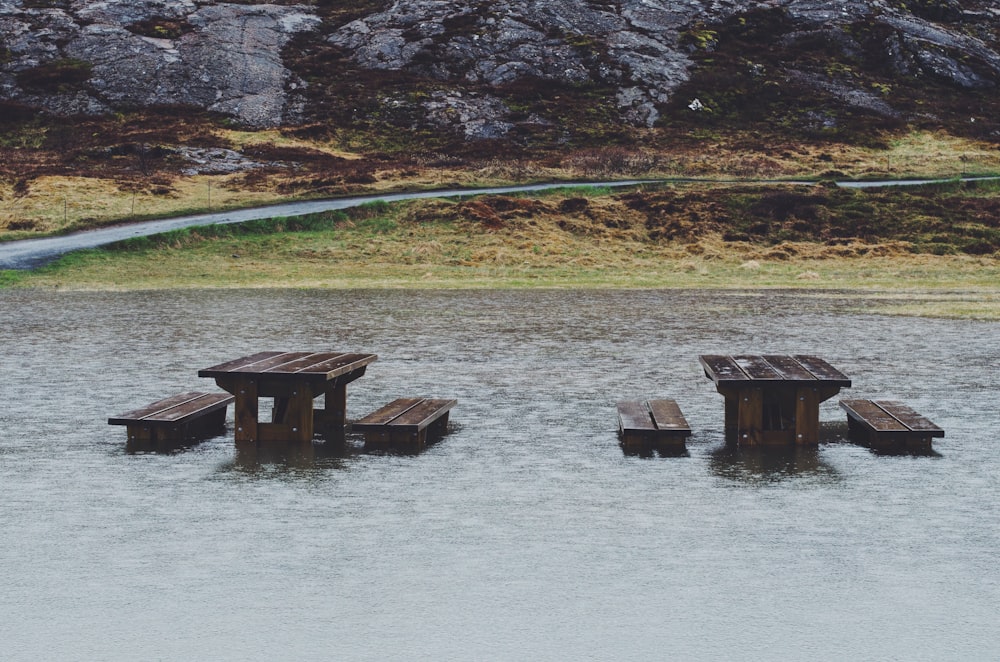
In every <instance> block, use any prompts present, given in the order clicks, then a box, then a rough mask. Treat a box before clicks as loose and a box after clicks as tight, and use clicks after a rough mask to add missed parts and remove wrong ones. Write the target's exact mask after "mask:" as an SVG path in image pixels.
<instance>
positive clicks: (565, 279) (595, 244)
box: [0, 185, 1000, 319]
mask: <svg viewBox="0 0 1000 662" xmlns="http://www.w3.org/2000/svg"><path fill="white" fill-rule="evenodd" d="M779 203H780V204H779ZM995 204H996V192H995V191H994V190H992V189H990V188H986V189H983V188H979V187H962V186H957V185H951V186H949V187H937V188H936V189H932V190H924V191H911V190H907V191H889V192H886V191H883V192H877V193H876V192H871V193H866V192H854V191H842V190H827V189H823V188H821V187H811V188H809V189H805V190H803V189H802V188H801V187H798V188H796V187H788V188H785V189H781V190H779V191H777V192H776V191H773V190H770V189H769V190H767V191H760V190H756V189H753V188H749V189H748V188H745V187H723V188H718V189H713V190H708V191H706V190H704V189H703V188H702V187H686V188H685V187H666V188H663V189H658V190H651V191H637V192H629V193H613V192H610V191H583V190H560V191H555V192H551V193H547V194H544V195H538V194H535V195H533V196H528V197H518V196H487V197H483V198H477V199H473V200H465V201H443V200H423V201H412V202H408V203H398V204H392V205H388V204H371V205H366V206H364V207H360V208H357V209H354V210H350V211H347V212H332V213H326V214H318V215H314V216H309V217H301V218H295V219H274V220H271V221H262V222H255V223H249V224H244V225H243V226H217V227H211V228H196V229H189V230H184V231H179V232H175V233H171V234H167V235H162V236H158V237H152V238H143V239H136V240H130V241H129V242H125V243H124V244H121V245H119V246H115V247H111V248H109V249H106V250H92V251H85V252H81V253H76V254H72V255H69V256H67V257H65V258H64V259H62V260H61V261H59V262H57V263H55V264H53V265H51V266H49V267H46V268H44V269H42V270H39V271H36V272H32V273H13V272H5V273H4V274H3V275H2V276H0V283H3V284H4V285H6V286H8V287H38V288H49V287H52V288H60V289H85V290H86V289H163V288H273V287H329V288H404V287H408V288H486V287H491V288H523V287H553V288H712V289H715V288H739V289H770V288H782V289H795V290H802V291H807V290H808V291H811V292H815V293H822V292H832V291H843V290H850V291H853V292H856V293H857V295H858V296H859V297H860V298H864V299H865V302H864V303H860V302H859V307H864V308H865V309H868V310H877V311H880V312H887V313H899V314H909V315H935V316H952V317H969V318H981V319H1000V260H998V259H997V257H996V255H997V253H996V251H995V250H994V249H990V250H987V248H989V247H991V246H992V244H991V243H989V242H993V241H995V240H996V237H995V223H996V218H995V217H994V219H993V221H992V223H993V224H994V227H991V226H990V225H989V223H990V221H989V219H988V218H987V217H986V216H987V215H988V213H989V212H990V210H991V209H993V208H994V207H993V206H994V205H995ZM935 205H938V206H941V207H942V208H945V209H948V210H951V211H950V214H951V215H952V216H954V217H959V218H960V219H961V220H960V222H957V223H954V222H953V223H951V224H950V225H949V226H948V227H945V225H944V223H943V221H941V220H940V219H938V220H934V219H935V217H934V216H933V215H931V214H932V213H933V210H934V209H935V208H936V207H935ZM859 208H860V211H859ZM902 210H910V211H911V212H912V213H910V214H909V215H907V214H905V213H903V211H902ZM929 210H930V211H929ZM980 213H982V214H983V218H978V216H977V215H979V214H980ZM807 214H809V215H811V216H812V217H813V218H812V219H811V220H810V221H809V223H808V224H807V225H808V226H809V228H811V230H810V233H806V232H805V226H803V225H802V224H803V222H804V221H803V220H802V217H803V216H805V215H807ZM852 214H853V216H852ZM873 215H874V217H875V218H874V220H873ZM973 217H976V218H978V222H973ZM852 219H853V220H852ZM875 221H877V222H875ZM890 221H891V222H890ZM914 224H919V228H923V230H926V232H925V231H923V230H921V231H919V232H918V231H916V230H917V229H918V226H917V225H914ZM796 227H799V228H800V229H799V230H796ZM876 229H877V231H876ZM858 232H863V233H868V236H865V237H862V236H857V233H858ZM873 232H874V234H872V233H873ZM797 233H798V234H797ZM817 233H819V234H817ZM823 233H825V238H823V237H822V236H819V235H821V234H823ZM852 233H854V234H852ZM799 235H801V236H799ZM902 237H908V238H909V240H907V239H903V238H902ZM921 237H923V239H921ZM914 240H916V241H914ZM984 242H985V244H984ZM984 245H987V247H986V248H984Z"/></svg>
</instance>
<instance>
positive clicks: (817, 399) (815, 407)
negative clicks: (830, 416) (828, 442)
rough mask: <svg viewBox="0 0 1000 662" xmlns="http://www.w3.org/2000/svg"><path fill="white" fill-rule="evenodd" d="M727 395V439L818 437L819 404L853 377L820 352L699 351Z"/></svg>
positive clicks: (808, 440)
mask: <svg viewBox="0 0 1000 662" xmlns="http://www.w3.org/2000/svg"><path fill="white" fill-rule="evenodd" d="M699 360H700V361H701V365H702V366H703V367H704V369H705V376H706V377H708V378H709V379H711V380H712V381H713V382H715V387H716V389H717V390H718V392H719V393H721V394H722V395H723V397H725V399H726V414H725V431H726V441H727V442H728V443H736V444H739V445H746V446H756V445H763V444H779V443H784V444H791V443H794V444H802V445H811V444H817V443H819V404H820V403H821V402H823V401H824V400H828V399H830V398H832V397H833V396H834V395H836V394H837V393H839V392H840V389H841V388H843V387H849V386H850V385H851V380H850V379H849V378H848V377H847V376H846V375H845V374H844V373H842V372H840V371H839V370H837V369H836V368H834V367H833V366H832V365H830V364H829V363H827V362H826V361H824V360H823V359H821V358H819V357H816V356H806V355H801V354H797V355H794V356H789V355H784V354H782V355H777V354H765V355H747V354H744V355H737V356H724V355H718V354H707V355H703V356H701V357H699Z"/></svg>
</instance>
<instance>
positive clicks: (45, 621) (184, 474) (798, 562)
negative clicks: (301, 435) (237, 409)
mask: <svg viewBox="0 0 1000 662" xmlns="http://www.w3.org/2000/svg"><path fill="white" fill-rule="evenodd" d="M0 310H2V315H0V333H2V337H3V342H4V350H5V354H4V358H3V359H2V364H0V365H2V375H3V379H2V380H0V485H2V489H3V492H2V493H3V499H2V502H0V521H2V524H3V536H2V539H0V567H2V568H3V571H4V572H3V574H4V578H3V582H2V583H0V642H3V643H2V653H0V657H3V659H5V660H40V659H48V660H149V659H164V660H196V659H200V660H258V659H260V660H262V659H268V660H270V659H298V660H305V659H310V660H311V659H323V660H533V659H542V660H582V659H585V660H655V659H679V660H696V659H711V660H719V659H781V660H806V659H808V660H814V659H898V660H943V659H964V660H985V659H998V657H1000V619H998V618H997V613H998V609H1000V564H998V563H997V559H998V557H1000V509H998V506H997V504H998V503H1000V446H998V441H1000V440H998V439H997V436H998V435H997V430H998V429H1000V412H998V409H1000V400H998V396H997V394H998V393H1000V325H997V324H996V323H984V322H956V321H943V320H931V319H913V318H895V317H882V316H877V315H871V314H866V313H864V312H858V311H857V310H856V309H855V304H854V302H852V300H851V299H850V298H849V297H848V296H847V295H843V296H839V295H822V296H820V295H816V296H808V295H776V294H770V293H753V292H750V293H723V292H658V291H657V292H569V291H565V292H564V291H545V292H523V291H522V292H418V291H390V292H384V291H377V292H376V291H373V292H368V291H359V292H340V291H331V292H327V291H225V292H197V291H196V292H163V293H160V292H153V293H126V294H119V293H93V294H91V293H72V294H69V293H67V294H62V293H39V292H0ZM312 349H316V350H344V351H370V352H375V353H377V354H378V355H379V360H378V361H377V362H376V363H374V364H372V365H371V366H370V367H369V368H368V373H367V374H366V375H365V376H364V377H363V378H362V379H360V380H358V381H357V382H354V383H353V384H352V385H351V386H349V387H348V416H349V418H352V419H355V418H359V417H360V416H362V415H364V414H365V413H368V412H369V411H372V410H374V409H375V408H377V407H378V406H380V405H382V404H384V403H385V402H388V401H389V400H391V399H394V398H396V397H400V396H406V395H426V396H436V397H453V398H457V399H458V406H457V407H456V408H455V409H454V410H453V411H452V424H451V430H450V433H449V434H448V435H447V436H445V437H444V438H443V439H442V440H441V441H440V442H438V443H437V444H434V445H432V446H430V447H429V448H428V449H427V450H426V451H425V452H423V453H420V454H418V455H393V454H365V453H363V452H361V451H362V449H361V443H360V439H357V438H355V437H353V436H350V435H349V436H348V440H347V444H346V446H343V447H339V448H338V449H332V448H331V447H327V446H323V447H319V448H318V450H319V451H320V452H319V453H318V455H317V457H316V458H315V459H313V460H305V459H301V458H299V459H296V458H290V459H288V460H280V459H279V460H275V461H270V462H264V463H260V462H254V461H252V459H248V458H245V457H242V456H238V455H237V454H236V452H235V450H234V448H233V443H232V425H231V421H232V415H233V414H232V408H230V411H229V418H230V426H229V428H228V430H227V433H226V435H223V436H219V437H216V438H213V439H210V440H207V441H206V442H204V443H202V444H200V445H197V446H195V447H192V448H189V449H186V450H181V451H178V452H176V453H172V454H161V455H157V454H132V455H130V454H127V453H125V450H124V445H125V443H124V442H125V431H124V428H121V427H112V426H109V425H107V418H108V417H109V416H111V415H115V414H119V413H122V412H124V411H127V410H129V409H133V408H135V407H138V406H140V405H143V404H146V403H148V402H151V401H153V400H155V399H158V398H160V397H163V396H165V395H168V394H171V393H175V392H178V391H182V390H190V389H197V388H201V389H208V390H215V389H216V387H215V385H214V383H212V382H211V381H210V380H205V379H199V378H198V377H197V371H198V369H199V368H205V367H208V366H211V365H214V364H217V363H220V362H222V361H225V360H228V359H231V358H235V357H237V356H241V355H244V354H249V353H252V352H257V351H261V350H289V351H292V350H312ZM706 353H812V354H817V355H820V356H822V357H823V358H825V359H827V360H828V361H829V362H830V363H832V364H833V365H834V366H836V367H837V368H839V369H840V370H842V371H843V372H845V373H847V374H848V375H849V376H850V377H851V378H852V379H853V382H854V386H853V388H851V389H848V390H845V391H843V392H842V394H841V395H842V396H853V397H879V398H895V399H901V400H904V401H906V402H907V403H909V404H910V405H912V406H913V407H914V408H915V409H917V410H918V411H920V412H922V413H924V414H925V415H927V416H928V417H929V418H931V419H932V420H934V421H935V422H936V423H938V424H939V425H940V426H941V427H943V428H944V429H945V430H946V432H947V436H946V437H945V438H944V439H940V440H936V441H935V449H936V450H937V455H936V456H932V457H914V456H883V455H876V454H874V453H872V452H871V451H869V450H867V449H865V448H861V447H858V446H855V445H852V444H850V443H848V442H847V441H846V440H845V436H846V431H847V430H846V423H845V417H844V415H843V414H842V412H841V410H840V409H839V408H838V407H837V398H836V397H835V398H834V399H832V400H829V401H827V402H826V403H824V404H823V406H822V409H821V419H822V421H823V423H822V437H823V439H822V443H821V444H820V447H819V448H818V450H815V451H805V452H799V453H791V454H782V453H770V454H766V455H760V454H754V453H735V454H734V453H730V452H727V451H726V450H725V447H724V444H723V440H722V437H723V429H722V419H723V400H722V397H721V396H720V395H718V394H717V393H716V391H715V388H714V386H713V385H712V383H711V382H710V381H709V380H707V379H706V378H705V377H704V375H703V373H702V370H701V368H700V366H699V364H698V355H699V354H706ZM640 396H644V397H651V396H661V397H673V398H675V399H676V400H677V402H678V404H679V405H680V406H681V408H682V409H683V410H684V413H685V415H686V416H687V418H688V421H689V422H690V423H691V425H692V427H693V428H694V430H695V432H694V435H693V436H692V437H691V439H690V440H689V443H688V448H689V451H690V452H689V455H688V456H687V457H673V458H664V457H652V458H639V457H627V456H625V455H624V454H623V453H622V452H621V450H620V448H619V446H618V445H617V439H616V435H615V428H616V416H615V402H616V401H617V400H619V399H623V398H628V397H640ZM330 446H332V444H331V445H330Z"/></svg>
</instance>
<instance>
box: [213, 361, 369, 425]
mask: <svg viewBox="0 0 1000 662" xmlns="http://www.w3.org/2000/svg"><path fill="white" fill-rule="evenodd" d="M377 358H378V356H376V355H375V354H350V353H344V352H259V353H257V354H251V355H250V356H243V357H240V358H238V359H233V360H232V361H227V362H226V363H221V364H219V365H216V366H212V367H211V368H205V369H204V370H199V371H198V376H199V377H214V378H215V383H216V384H218V385H219V387H220V388H222V389H223V390H226V391H228V392H229V393H232V394H233V395H234V396H235V397H236V400H235V403H234V406H235V416H236V422H235V427H236V433H235V436H236V442H237V443H241V442H258V441H298V442H308V441H311V440H312V437H313V431H314V430H315V429H316V427H321V428H322V427H333V426H340V427H341V428H342V427H343V425H344V424H345V423H346V420H347V384H348V383H350V382H352V381H354V380H355V379H357V378H359V377H361V376H362V375H364V374H365V369H366V367H367V366H368V364H370V363H372V362H374V361H375V360H376V359H377ZM320 395H325V396H326V397H325V403H324V407H323V409H313V400H314V399H315V398H317V397H319V396H320ZM261 397H270V398H274V408H273V411H272V416H271V421H270V422H261V421H259V420H258V408H259V404H258V399H259V398H261Z"/></svg>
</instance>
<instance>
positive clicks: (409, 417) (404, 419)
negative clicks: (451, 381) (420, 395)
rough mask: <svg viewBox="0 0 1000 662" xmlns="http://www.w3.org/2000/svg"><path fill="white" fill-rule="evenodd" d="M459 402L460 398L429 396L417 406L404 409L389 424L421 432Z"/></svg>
mask: <svg viewBox="0 0 1000 662" xmlns="http://www.w3.org/2000/svg"><path fill="white" fill-rule="evenodd" d="M457 404H458V400H432V399H430V398H427V399H424V400H423V401H422V402H420V403H418V404H417V405H416V406H414V407H411V408H409V409H407V410H406V411H404V412H403V413H402V414H400V415H399V416H397V417H396V418H395V419H393V420H392V422H391V423H389V425H391V426H392V427H400V428H404V429H407V430H410V431H412V432H419V431H420V430H423V429H424V428H426V427H427V426H428V425H430V424H431V423H433V422H434V421H435V420H437V418H438V417H439V416H441V415H442V414H444V413H446V412H447V411H448V410H450V409H451V408H452V407H454V406H455V405H457Z"/></svg>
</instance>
